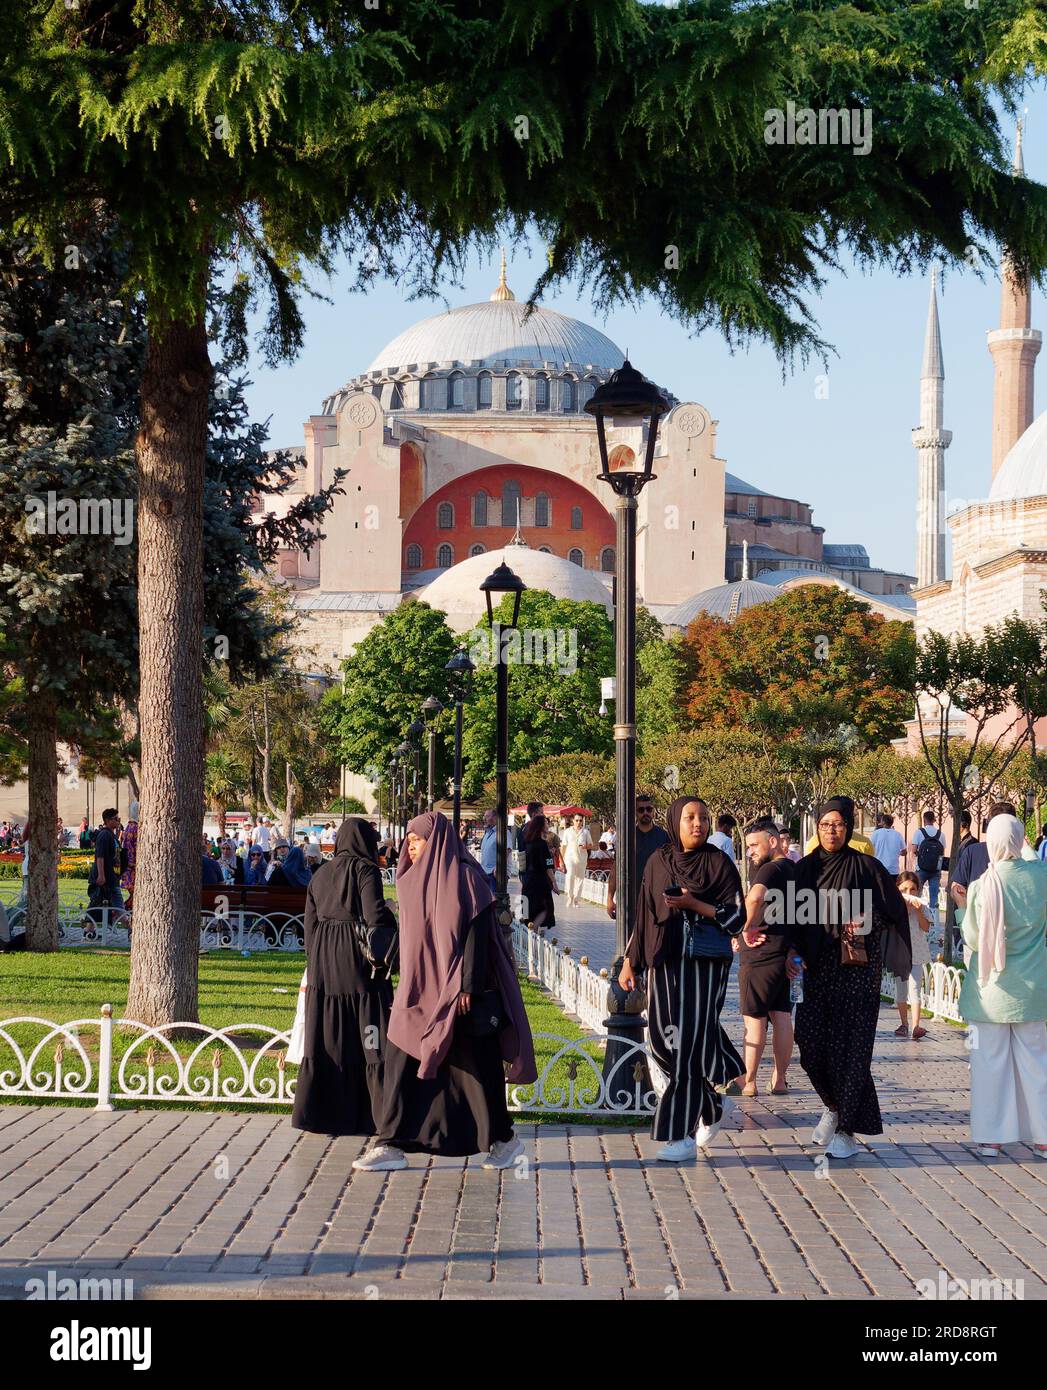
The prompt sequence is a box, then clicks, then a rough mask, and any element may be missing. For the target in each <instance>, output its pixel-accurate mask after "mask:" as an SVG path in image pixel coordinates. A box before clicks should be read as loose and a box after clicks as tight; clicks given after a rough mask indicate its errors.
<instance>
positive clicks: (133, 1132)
mask: <svg viewBox="0 0 1047 1390" xmlns="http://www.w3.org/2000/svg"><path fill="white" fill-rule="evenodd" d="M604 921H605V922H606V919H604ZM736 1009H737V1005H736V993H735V991H734V990H733V989H732V991H731V994H730V996H729V1001H728V1026H729V1028H730V1030H731V1033H732V1035H733V1036H734V1037H735V1038H736V1040H738V1041H740V1036H741V1021H740V1019H739V1018H738V1017H737V1012H736ZM896 1022H897V1015H896V1014H895V1012H894V1010H893V1009H890V1008H889V1007H888V1006H886V1005H885V1006H884V1008H883V1013H882V1016H881V1024H880V1032H879V1036H878V1039H877V1048H876V1059H875V1075H876V1079H877V1084H878V1087H879V1091H880V1099H881V1105H882V1108H883V1111H884V1115H885V1121H886V1124H887V1132H886V1133H885V1134H883V1135H881V1136H879V1137H877V1138H875V1139H871V1140H870V1141H869V1142H868V1143H867V1144H865V1145H864V1147H863V1150H862V1153H861V1155H860V1156H859V1157H858V1158H856V1159H854V1160H851V1161H850V1162H848V1163H843V1164H830V1166H829V1167H828V1168H826V1167H825V1161H823V1163H822V1164H821V1165H818V1164H816V1162H815V1159H816V1156H817V1154H818V1152H819V1151H818V1150H817V1149H815V1147H814V1146H813V1145H812V1144H811V1143H810V1131H811V1127H812V1125H813V1124H814V1122H815V1121H816V1119H817V1117H818V1114H819V1110H820V1107H819V1105H818V1103H817V1101H816V1098H815V1097H814V1095H813V1093H812V1092H811V1090H810V1088H809V1086H808V1085H807V1083H806V1079H805V1077H804V1076H803V1073H802V1072H801V1071H800V1070H799V1067H798V1066H797V1065H796V1064H795V1063H794V1066H793V1068H792V1071H791V1081H792V1085H793V1088H794V1089H793V1090H792V1092H791V1093H790V1094H789V1095H788V1096H785V1097H772V1096H768V1095H761V1096H759V1097H757V1098H756V1099H752V1100H742V1101H740V1102H739V1108H738V1111H737V1114H736V1120H735V1122H734V1123H733V1124H729V1125H725V1127H724V1129H723V1130H722V1131H721V1133H720V1135H719V1136H718V1137H717V1139H716V1141H715V1142H714V1144H713V1145H712V1146H711V1147H710V1149H709V1151H708V1156H700V1157H699V1159H698V1161H697V1162H696V1163H693V1164H690V1165H687V1166H684V1167H679V1168H677V1167H675V1166H667V1165H663V1164H659V1163H657V1162H656V1161H655V1160H654V1154H655V1150H656V1148H657V1146H656V1145H655V1144H654V1143H653V1142H652V1140H651V1139H650V1138H649V1136H648V1134H647V1132H646V1130H645V1129H629V1128H615V1127H612V1126H607V1127H592V1126H588V1125H572V1126H553V1125H545V1124H533V1123H523V1124H521V1125H519V1127H518V1128H519V1133H520V1134H521V1135H522V1137H523V1139H524V1142H525V1145H526V1149H527V1155H528V1163H527V1165H526V1168H524V1169H523V1170H521V1171H520V1172H518V1173H517V1172H513V1171H510V1172H505V1173H498V1172H488V1171H485V1170H484V1169H483V1168H482V1167H481V1166H479V1163H478V1161H477V1160H470V1161H468V1162H466V1161H465V1160H460V1159H434V1160H428V1161H427V1160H425V1159H424V1158H422V1157H418V1156H415V1157H412V1159H411V1166H410V1168H409V1169H408V1170H407V1171H406V1172H400V1173H393V1174H378V1173H353V1172H352V1169H351V1166H350V1165H351V1162H352V1159H353V1158H354V1157H355V1156H356V1155H357V1153H359V1152H360V1150H361V1149H362V1147H363V1141H362V1140H356V1139H328V1138H324V1137H322V1136H316V1135H304V1134H299V1133H298V1132H297V1131H295V1130H292V1129H291V1127H290V1125H289V1123H288V1121H287V1119H286V1117H283V1116H270V1115H239V1114H235V1115H234V1114H223V1113H214V1112H206V1111H192V1112H188V1111H164V1110H151V1109H148V1108H144V1109H141V1110H125V1111H119V1112H116V1113H114V1114H109V1115H102V1114H97V1113H95V1112H92V1111H88V1110H77V1109H68V1108H59V1107H43V1106H21V1105H19V1106H14V1105H5V1106H0V1294H6V1295H7V1296H8V1297H24V1295H25V1284H26V1280H27V1279H29V1278H34V1277H37V1278H45V1279H46V1277H47V1274H48V1271H55V1277H56V1278H62V1277H74V1278H84V1277H109V1278H115V1277H119V1278H129V1279H133V1281H134V1288H135V1295H136V1296H137V1297H171V1296H176V1297H194V1296H201V1297H210V1298H213V1297H246V1298H254V1297H291V1296H300V1297H314V1298H337V1297H352V1296H358V1297H374V1296H375V1295H376V1294H377V1295H378V1296H380V1297H411V1298H456V1297H474V1296H477V1295H484V1296H487V1297H491V1296H505V1297H556V1298H563V1297H570V1298H615V1299H620V1298H623V1297H624V1298H629V1297H649V1298H667V1297H675V1296H680V1297H702V1298H710V1297H720V1298H746V1299H752V1298H771V1297H789V1298H798V1299H820V1298H825V1297H833V1296H835V1297H846V1298H913V1297H916V1296H917V1289H916V1284H917V1281H920V1280H924V1279H929V1280H932V1281H934V1282H935V1283H937V1282H938V1280H939V1278H940V1277H947V1278H950V1279H963V1280H966V1281H968V1282H970V1281H973V1280H984V1279H999V1280H1011V1281H1016V1280H1021V1281H1022V1282H1023V1285H1024V1288H1023V1296H1024V1297H1025V1298H1026V1299H1042V1298H1044V1297H1047V1161H1045V1160H1043V1159H1040V1158H1038V1157H1037V1156H1036V1155H1035V1154H1034V1152H1033V1151H1032V1150H1031V1149H1029V1148H1027V1147H1025V1146H1017V1145H1016V1146H1013V1147H1012V1148H1011V1149H1009V1150H1008V1151H1005V1154H1004V1156H1002V1157H1000V1158H999V1159H991V1160H987V1159H983V1158H979V1157H978V1156H977V1155H976V1153H975V1152H974V1149H973V1146H972V1145H971V1144H970V1142H969V1135H968V1130H967V1076H968V1071H967V1063H966V1056H965V1052H964V1048H963V1035H962V1033H961V1031H960V1030H959V1029H956V1028H953V1027H950V1026H948V1025H946V1024H944V1023H932V1024H931V1025H930V1031H929V1035H928V1037H927V1038H925V1039H924V1040H922V1041H921V1042H919V1043H913V1042H910V1041H903V1040H900V1039H897V1038H895V1037H894V1036H893V1029H894V1027H895V1026H896ZM761 1082H762V1085H764V1086H766V1085H768V1084H769V1065H768V1063H767V1062H766V1061H765V1064H764V1073H763V1076H762V1078H761ZM940 1271H944V1276H940V1274H939V1272H940Z"/></svg>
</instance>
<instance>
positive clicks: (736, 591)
mask: <svg viewBox="0 0 1047 1390" xmlns="http://www.w3.org/2000/svg"><path fill="white" fill-rule="evenodd" d="M780 592H781V591H780V590H779V589H776V588H775V587H774V586H773V585H771V584H761V583H760V581H759V580H758V579H736V580H734V581H733V583H730V584H718V585H717V586H716V587H715V588H714V589H703V590H702V592H701V593H700V594H695V595H693V597H691V598H685V599H684V601H683V602H682V603H678V604H677V605H676V607H675V608H671V609H670V610H669V612H668V613H666V614H665V615H664V617H663V618H662V622H663V623H665V624H666V625H667V626H669V627H688V626H689V625H690V624H691V623H692V622H694V620H695V618H697V616H698V614H699V613H708V614H710V616H712V617H715V618H724V619H726V621H727V622H731V621H732V620H733V619H734V618H736V617H737V616H738V614H739V613H740V612H741V611H742V609H743V608H752V607H754V606H755V605H756V604H757V603H769V602H770V601H771V599H775V598H778V597H779V596H780Z"/></svg>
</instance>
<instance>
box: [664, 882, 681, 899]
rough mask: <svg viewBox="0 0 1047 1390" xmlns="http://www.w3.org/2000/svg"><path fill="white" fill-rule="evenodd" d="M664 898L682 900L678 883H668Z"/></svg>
mask: <svg viewBox="0 0 1047 1390" xmlns="http://www.w3.org/2000/svg"><path fill="white" fill-rule="evenodd" d="M665 896H666V897H667V898H682V897H683V889H682V888H681V887H680V885H679V884H678V883H670V884H669V887H668V888H667V889H666V890H665Z"/></svg>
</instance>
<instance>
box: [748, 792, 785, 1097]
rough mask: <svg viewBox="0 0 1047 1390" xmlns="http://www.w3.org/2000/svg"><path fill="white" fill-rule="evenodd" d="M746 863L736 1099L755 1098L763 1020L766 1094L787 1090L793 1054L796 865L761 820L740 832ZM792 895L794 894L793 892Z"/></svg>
mask: <svg viewBox="0 0 1047 1390" xmlns="http://www.w3.org/2000/svg"><path fill="white" fill-rule="evenodd" d="M745 853H746V858H747V859H748V861H749V891H748V893H746V895H745V913H746V917H745V927H744V929H743V931H742V934H741V936H740V937H736V938H735V949H736V950H737V952H738V994H739V1001H740V1004H741V1010H742V1017H743V1019H744V1021H745V1076H744V1078H739V1080H740V1081H741V1082H742V1086H743V1089H742V1094H743V1095H747V1096H754V1095H756V1093H757V1092H756V1073H757V1071H758V1070H759V1066H760V1059H761V1057H762V1056H763V1050H764V1047H765V1045H766V1042H767V1023H768V1020H769V1021H770V1023H771V1026H772V1028H773V1030H774V1037H773V1042H772V1048H773V1052H774V1072H773V1074H772V1076H771V1094H772V1095H784V1093H785V1091H786V1090H787V1089H788V1087H787V1083H786V1079H785V1073H786V1070H787V1069H788V1066H789V1058H790V1057H791V1056H792V1050H793V1016H792V1004H791V1002H790V999H789V978H788V975H787V974H786V970H785V964H786V961H787V959H788V955H789V937H790V917H791V915H792V914H793V913H794V911H795V901H794V897H793V896H792V895H791V894H790V892H789V885H790V883H791V882H793V881H795V878H796V865H795V864H794V863H793V861H792V860H791V859H790V858H789V856H788V855H787V854H786V853H785V849H784V847H783V845H782V840H781V834H780V832H779V829H778V826H777V825H776V823H775V822H774V821H773V820H772V819H771V818H770V816H764V817H762V818H761V819H760V820H756V821H753V823H752V824H751V825H747V826H746V827H745ZM793 891H794V892H795V890H793Z"/></svg>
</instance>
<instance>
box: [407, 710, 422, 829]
mask: <svg viewBox="0 0 1047 1390" xmlns="http://www.w3.org/2000/svg"><path fill="white" fill-rule="evenodd" d="M424 733H425V725H424V724H423V723H422V721H421V720H420V719H413V720H412V721H411V724H410V726H409V728H408V730H407V742H408V743H409V744H410V746H411V806H412V809H413V811H414V814H415V815H416V816H420V815H421V814H422V791H421V785H420V784H421V780H422V735H423V734H424Z"/></svg>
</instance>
